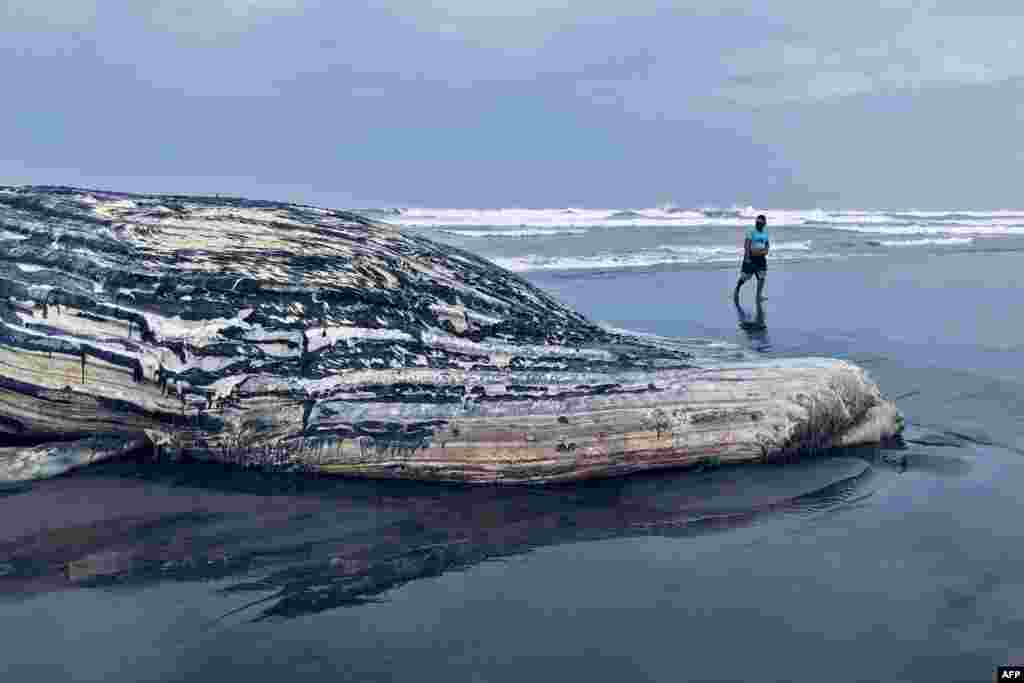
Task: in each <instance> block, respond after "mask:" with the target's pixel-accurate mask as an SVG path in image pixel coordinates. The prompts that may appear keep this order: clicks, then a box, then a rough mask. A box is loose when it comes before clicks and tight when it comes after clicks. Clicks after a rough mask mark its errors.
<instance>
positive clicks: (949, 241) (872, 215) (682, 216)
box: [369, 207, 1024, 272]
mask: <svg viewBox="0 0 1024 683" xmlns="http://www.w3.org/2000/svg"><path fill="white" fill-rule="evenodd" d="M369 213H370V214H371V215H373V216H374V217H375V218H379V219H382V220H384V221H386V222H390V223H393V224H395V225H400V226H402V227H404V228H406V229H408V230H411V231H415V232H418V233H421V234H424V235H426V236H429V237H431V238H432V239H436V240H439V241H442V242H445V243H448V244H452V245H453V246H457V247H461V248H464V249H468V250H470V251H474V252H477V253H479V254H481V255H483V256H486V257H487V258H489V259H491V260H493V261H495V262H496V263H498V264H500V265H502V266H504V267H506V268H508V269H510V270H513V271H519V272H529V271H538V270H554V271H564V270H624V269H641V268H666V267H671V266H677V267H685V266H687V265H706V264H733V263H735V262H736V261H737V260H738V259H739V258H740V257H741V255H742V245H743V234H744V231H745V230H746V228H747V227H749V226H750V225H752V224H753V220H754V218H755V216H757V214H759V213H763V214H765V215H766V216H767V217H768V226H769V227H768V230H769V234H770V235H771V238H772V259H773V261H780V262H781V261H807V260H822V259H823V260H839V259H849V258H858V257H869V256H876V257H877V256H883V255H885V254H886V253H889V252H891V251H893V250H895V249H915V250H923V251H927V252H931V253H944V252H951V251H1014V250H1020V249H1024V210H1020V211H1011V210H1007V211H913V210H900V211H865V210H847V211H823V210H811V211H807V210H805V211H793V210H788V211H787V210H770V209H755V208H753V207H746V208H742V209H739V208H734V209H679V208H674V207H661V208H649V209H574V208H565V209H479V210H473V209H420V208H413V209H394V210H391V211H374V212H369Z"/></svg>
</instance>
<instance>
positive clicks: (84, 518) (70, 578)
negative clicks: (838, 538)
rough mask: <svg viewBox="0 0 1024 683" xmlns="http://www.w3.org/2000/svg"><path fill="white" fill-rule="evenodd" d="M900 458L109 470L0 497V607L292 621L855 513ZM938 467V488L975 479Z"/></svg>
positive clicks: (864, 451) (121, 465) (871, 452)
mask: <svg viewBox="0 0 1024 683" xmlns="http://www.w3.org/2000/svg"><path fill="white" fill-rule="evenodd" d="M904 452H905V449H904ZM894 453H895V454H897V456H899V453H900V451H899V450H895V451H894V450H892V449H879V448H860V449H846V450H843V451H838V452H835V453H831V454H827V455H824V456H821V457H817V458H809V459H804V460H801V461H798V462H792V463H788V464H785V465H767V464H766V465H757V466H738V467H725V468H718V469H715V470H704V471H700V470H697V471H692V470H691V471H684V472H668V473H661V474H652V475H638V476H631V477H626V478H621V479H613V480H601V481H593V482H587V483H582V484H575V485H562V486H549V487H543V488H528V487H515V488H507V487H506V488H497V487H480V486H475V487H465V486H445V485H438V484H416V483H401V482H370V481H351V480H342V479H336V478H315V477H310V476H308V475H303V476H299V475H285V474H266V473H261V472H254V471H244V470H238V469H232V468H229V467H220V466H216V465H204V464H196V465H184V466H183V465H153V464H152V463H146V464H142V463H138V462H132V461H124V462H115V463H108V464H105V465H101V466H98V467H96V468H93V469H91V470H85V471H81V472H78V473H75V474H72V475H68V476H65V477H60V478H57V479H54V480H49V481H44V482H40V483H39V484H37V485H35V486H33V487H31V488H30V489H23V490H21V491H19V492H17V493H13V494H12V495H9V496H6V497H5V498H4V511H5V512H4V516H3V519H0V558H2V559H0V599H22V598H25V597H27V596H30V595H33V594H38V593H40V592H50V591H60V590H70V589H75V588H79V587H85V586H93V587H94V586H102V585H108V586H109V585H119V586H133V585H134V586H138V585H152V584H157V583H161V582H168V581H208V580H211V579H216V580H222V581H230V582H232V583H230V585H228V586H226V587H223V586H222V587H221V588H219V589H218V592H220V593H227V594H240V593H251V595H252V600H251V601H249V602H247V603H246V604H245V606H244V607H242V608H239V609H234V610H231V612H228V613H226V614H225V615H224V617H223V618H228V617H232V618H233V619H241V620H265V619H275V618H277V619H282V618H284V619H287V618H292V617H298V616H302V615H308V614H314V613H318V612H323V611H326V610H331V609H335V608H338V607H343V606H349V605H357V604H361V603H364V602H367V601H372V600H377V599H381V598H380V596H381V595H382V594H383V593H385V592H386V591H388V590H389V589H392V588H395V587H397V586H401V585H403V584H406V583H408V582H411V581H415V580H418V579H422V578H427V577H432V576H439V575H441V574H443V573H445V572H449V571H457V570H461V569H465V568H468V567H472V566H473V565H476V564H479V563H481V562H484V561H487V560H492V559H495V558H502V557H508V556H512V555H518V554H523V553H527V552H530V551H531V550H532V549H534V548H538V547H544V546H552V545H559V544H563V543H576V542H580V541H598V540H602V539H610V538H618V537H630V536H643V535H658V536H672V537H694V536H703V535H708V534H715V533H722V532H728V531H730V530H734V529H737V528H744V527H751V526H755V525H758V524H761V523H765V522H767V521H769V520H778V519H780V518H785V517H794V516H795V517H801V516H807V515H817V514H821V513H822V512H828V511H832V510H836V509H839V508H843V507H845V506H850V505H856V504H859V503H860V502H861V501H864V500H866V499H867V498H870V496H871V495H872V494H873V492H874V491H875V490H876V488H877V487H878V483H877V482H878V480H879V478H882V479H885V478H886V477H891V476H898V473H899V471H901V470H903V469H906V466H907V460H906V458H905V457H903V459H902V464H901V465H900V466H898V467H897V466H892V465H890V464H889V463H891V462H893V458H892V455H893V454H894ZM929 457H931V456H926V455H925V456H921V457H918V458H917V460H915V461H914V462H915V467H921V468H926V467H928V462H929V460H928V458H929ZM943 461H944V462H945V463H946V464H945V465H944V466H945V467H946V471H945V472H943V473H944V474H945V475H946V476H959V475H961V474H963V472H964V471H966V469H968V468H969V465H968V464H966V463H964V462H963V461H960V460H958V459H955V458H954V459H949V458H943ZM954 461H955V462H956V463H959V469H957V466H954V467H953V469H952V470H950V469H949V467H950V465H949V462H954Z"/></svg>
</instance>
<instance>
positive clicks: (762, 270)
mask: <svg viewBox="0 0 1024 683" xmlns="http://www.w3.org/2000/svg"><path fill="white" fill-rule="evenodd" d="M767 274H768V261H767V260H766V259H760V260H757V261H747V260H744V261H743V265H742V266H741V267H740V282H746V281H747V280H749V279H750V278H752V277H754V276H755V275H756V276H757V279H758V280H763V279H764V278H765V276H766V275H767Z"/></svg>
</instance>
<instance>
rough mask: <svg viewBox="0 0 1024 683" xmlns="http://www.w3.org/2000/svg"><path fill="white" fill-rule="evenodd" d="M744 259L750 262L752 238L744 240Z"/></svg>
mask: <svg viewBox="0 0 1024 683" xmlns="http://www.w3.org/2000/svg"><path fill="white" fill-rule="evenodd" d="M743 259H744V260H746V261H749V260H750V238H749V237H748V238H747V239H745V240H743Z"/></svg>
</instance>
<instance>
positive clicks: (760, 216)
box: [757, 213, 768, 223]
mask: <svg viewBox="0 0 1024 683" xmlns="http://www.w3.org/2000/svg"><path fill="white" fill-rule="evenodd" d="M757 220H758V221H759V222H761V223H767V222H768V218H767V217H766V216H765V215H764V214H763V213H759V214H758V215H757Z"/></svg>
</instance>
